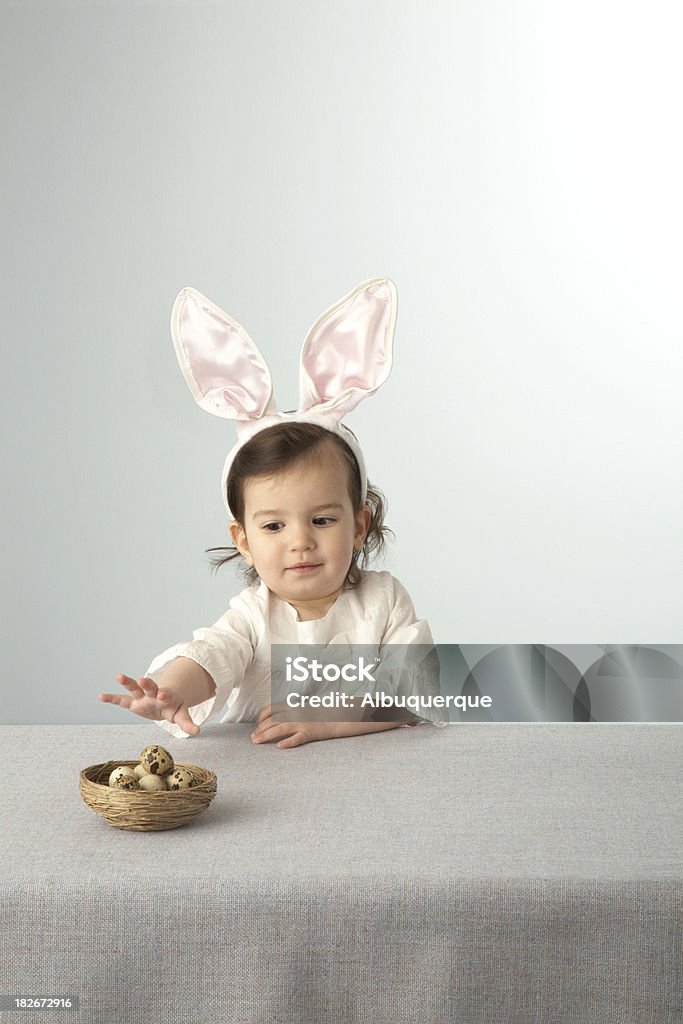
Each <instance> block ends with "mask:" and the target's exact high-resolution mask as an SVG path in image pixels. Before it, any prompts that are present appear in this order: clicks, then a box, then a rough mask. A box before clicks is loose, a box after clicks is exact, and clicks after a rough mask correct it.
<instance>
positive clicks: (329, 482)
mask: <svg viewBox="0 0 683 1024" xmlns="http://www.w3.org/2000/svg"><path fill="white" fill-rule="evenodd" d="M370 519H371V512H370V509H369V507H368V506H367V505H366V506H365V508H364V509H363V510H362V511H361V512H359V513H358V515H357V516H354V514H353V508H352V505H351V499H350V497H349V492H348V468H347V465H346V463H345V462H344V460H343V458H342V456H341V455H340V454H339V453H338V452H336V451H335V449H334V448H325V449H324V450H323V452H321V463H320V464H318V463H313V464H312V465H308V466H306V465H304V464H302V465H300V466H293V467H292V468H291V469H290V470H286V471H285V472H284V473H283V474H280V475H278V476H276V477H254V478H252V479H251V480H248V481H247V482H246V484H245V488H244V526H243V527H242V526H240V525H239V524H238V523H233V524H232V525H231V527H230V532H231V534H232V538H233V540H234V542H235V545H236V547H238V548H239V550H240V551H241V553H242V555H243V556H244V558H245V559H246V561H247V562H248V563H249V565H253V566H254V567H255V569H256V571H257V572H258V574H259V576H260V577H261V579H262V580H263V582H264V583H265V584H266V586H267V587H268V588H269V590H272V591H273V592H274V593H275V594H277V596H278V597H280V598H281V599H282V600H283V601H287V602H289V603H290V604H292V605H293V606H294V607H295V608H297V609H299V610H313V609H317V610H318V611H321V610H322V608H321V606H324V605H325V604H327V606H328V607H329V606H330V605H331V604H332V603H333V602H334V600H335V599H336V597H337V596H338V594H339V593H340V592H341V590H342V589H343V585H344V580H345V578H346V574H347V572H348V570H349V566H350V564H351V558H352V556H353V549H354V547H356V548H359V549H360V547H361V546H362V544H363V541H364V539H365V535H366V534H367V531H368V527H369V525H370ZM301 566H304V568H298V567H301ZM328 602H329V603H328ZM322 614H325V611H324V610H322Z"/></svg>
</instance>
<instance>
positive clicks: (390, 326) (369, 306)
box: [298, 277, 398, 421]
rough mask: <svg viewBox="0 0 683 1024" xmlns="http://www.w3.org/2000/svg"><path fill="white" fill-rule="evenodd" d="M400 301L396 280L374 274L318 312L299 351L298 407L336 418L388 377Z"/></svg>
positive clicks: (339, 417)
mask: <svg viewBox="0 0 683 1024" xmlns="http://www.w3.org/2000/svg"><path fill="white" fill-rule="evenodd" d="M397 306H398V297H397V292H396V285H395V284H394V282H393V281H391V280H390V279H389V278H387V277H375V278H372V279H371V280H369V281H364V282H363V283H362V284H359V285H358V286H357V287H356V288H354V289H353V291H351V292H349V293H348V295H345V296H344V297H343V298H342V299H340V300H339V301H338V302H336V303H335V304H334V306H331V307H330V308H329V309H327V310H325V312H324V313H323V314H322V316H320V317H318V319H317V320H316V322H315V324H314V325H313V327H311V329H310V331H309V332H308V335H307V336H306V340H305V342H304V344H303V348H302V350H301V366H300V370H299V409H298V411H299V412H306V411H308V410H309V409H315V410H316V411H318V410H319V411H320V412H323V413H330V414H332V416H333V418H334V419H336V420H337V421H338V420H340V419H341V418H342V416H344V415H345V414H346V413H347V412H350V411H351V410H352V409H355V407H356V406H357V405H358V403H359V402H361V401H362V400H363V399H364V398H366V397H367V396H368V395H371V394H372V393H373V392H374V391H376V390H377V388H379V387H380V386H381V385H382V384H383V383H384V382H385V380H386V379H387V377H388V376H389V373H390V371H391V363H392V353H393V340H394V328H395V326H396V314H397Z"/></svg>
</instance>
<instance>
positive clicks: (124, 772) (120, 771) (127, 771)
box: [109, 764, 136, 789]
mask: <svg viewBox="0 0 683 1024" xmlns="http://www.w3.org/2000/svg"><path fill="white" fill-rule="evenodd" d="M124 777H127V778H133V779H134V778H136V775H135V772H134V771H133V769H132V768H131V767H130V766H129V765H127V764H122V765H119V767H118V768H114V771H113V772H112V773H111V774H110V776H109V785H110V786H116V787H117V789H119V788H120V786H119V783H118V780H119V779H121V778H124Z"/></svg>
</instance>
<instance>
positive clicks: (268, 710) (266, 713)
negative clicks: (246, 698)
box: [256, 704, 273, 725]
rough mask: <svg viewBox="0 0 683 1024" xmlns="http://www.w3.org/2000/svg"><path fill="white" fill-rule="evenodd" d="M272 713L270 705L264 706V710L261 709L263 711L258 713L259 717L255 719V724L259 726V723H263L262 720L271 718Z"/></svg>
mask: <svg viewBox="0 0 683 1024" xmlns="http://www.w3.org/2000/svg"><path fill="white" fill-rule="evenodd" d="M272 713H273V705H272V704H268V705H266V707H265V708H264V709H263V711H261V712H260V713H259V716H258V718H257V719H256V721H257V722H258V724H259V725H260V724H261V722H263V721H264V720H265V719H266V718H270V717H271V715H272Z"/></svg>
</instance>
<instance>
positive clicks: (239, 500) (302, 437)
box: [206, 423, 394, 586]
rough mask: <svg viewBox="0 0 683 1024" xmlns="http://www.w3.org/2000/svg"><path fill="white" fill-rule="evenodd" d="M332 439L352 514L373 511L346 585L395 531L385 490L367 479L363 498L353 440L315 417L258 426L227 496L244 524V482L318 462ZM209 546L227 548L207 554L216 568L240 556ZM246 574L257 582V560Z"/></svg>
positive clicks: (233, 470)
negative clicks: (343, 470)
mask: <svg viewBox="0 0 683 1024" xmlns="http://www.w3.org/2000/svg"><path fill="white" fill-rule="evenodd" d="M328 445H334V447H335V448H336V449H337V450H338V451H339V452H340V454H341V455H342V457H343V459H344V461H345V462H346V464H347V467H348V486H349V497H350V499H351V505H352V507H353V513H354V516H355V515H356V514H357V513H358V512H360V510H361V509H362V508H363V506H364V505H365V504H367V505H369V507H370V511H371V512H372V518H371V520H370V526H369V528H368V532H367V535H366V537H365V541H364V543H363V547H362V549H361V550H360V551H354V553H353V557H352V559H351V565H350V566H349V571H348V572H347V574H346V580H345V583H346V585H348V586H355V585H356V583H358V581H359V580H360V570H361V568H362V567H363V566H365V565H366V564H367V562H368V561H369V559H370V557H371V556H372V555H374V554H375V552H377V553H379V554H381V553H382V552H383V551H384V548H385V544H386V535H387V534H391V535H392V536H393V535H394V534H393V530H390V529H389V527H387V526H385V525H384V516H385V514H386V509H387V501H386V498H385V496H384V495H383V494H382V492H381V491H380V490H378V489H377V488H375V487H371V486H370V483H369V482H368V488H367V497H366V499H365V501H361V480H360V472H359V469H358V463H357V462H356V458H355V456H354V454H353V452H352V451H351V449H350V448H349V446H348V445H347V444H346V443H345V441H344V440H343V439H342V438H341V437H340V436H339V435H338V434H334V433H332V431H330V430H325V428H324V427H319V426H317V424H315V423H278V424H277V425H276V426H274V427H267V428H266V429H265V430H261V431H259V433H258V434H255V435H254V437H252V438H251V440H249V441H247V443H246V444H245V445H244V446H243V447H242V448H240V450H239V451H238V453H237V455H236V456H235V459H234V461H233V463H232V466H231V467H230V472H229V474H228V480H227V484H226V490H227V499H228V504H229V506H230V508H231V509H232V513H233V515H234V517H235V519H236V521H237V522H238V523H240V524H241V525H242V526H244V485H245V482H246V481H247V480H249V479H250V478H252V477H258V476H275V475H276V474H277V473H281V472H283V470H285V469H287V468H289V467H290V466H293V465H294V464H295V463H298V464H304V465H307V464H308V465H310V464H314V463H318V462H320V461H321V459H322V458H323V457H324V449H325V447H326V446H328ZM211 551H218V552H222V553H223V556H222V557H212V558H210V559H209V561H210V562H211V563H212V571H215V570H216V569H218V568H219V567H220V566H221V565H225V564H226V563H227V562H231V561H232V560H233V559H235V558H241V557H242V556H241V554H240V552H239V550H238V549H237V548H236V547H228V548H207V549H206V553H207V554H208V553H209V552H211ZM226 552H227V554H226ZM245 566H246V563H245ZM244 574H245V576H246V578H247V580H248V581H249V583H256V582H258V580H259V575H258V573H257V571H256V569H255V568H254V567H253V566H248V567H246V568H245V569H244Z"/></svg>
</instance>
